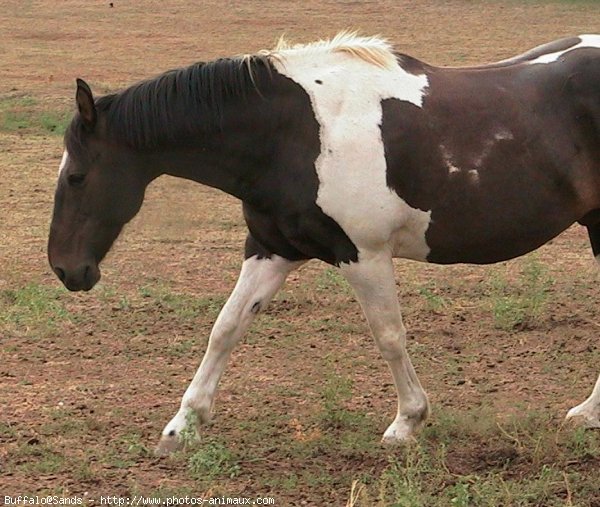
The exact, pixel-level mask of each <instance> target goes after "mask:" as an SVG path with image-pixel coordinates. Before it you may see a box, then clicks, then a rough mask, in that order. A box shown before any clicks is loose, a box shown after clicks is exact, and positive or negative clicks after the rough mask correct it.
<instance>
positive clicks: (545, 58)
mask: <svg viewBox="0 0 600 507" xmlns="http://www.w3.org/2000/svg"><path fill="white" fill-rule="evenodd" d="M578 38H579V40H580V41H581V42H579V43H577V44H575V45H574V46H571V47H570V48H567V49H563V50H561V51H556V52H554V53H548V54H545V55H542V56H538V57H537V58H536V59H535V60H531V61H530V62H528V63H529V64H530V65H531V64H535V63H553V62H556V61H557V60H558V59H559V58H560V57H561V56H562V55H564V54H565V53H569V52H571V51H573V50H575V49H578V48H600V35H592V34H585V35H579V36H578Z"/></svg>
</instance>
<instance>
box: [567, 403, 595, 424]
mask: <svg viewBox="0 0 600 507" xmlns="http://www.w3.org/2000/svg"><path fill="white" fill-rule="evenodd" d="M566 418H567V419H574V420H575V421H576V422H577V423H579V424H581V426H583V427H584V428H600V406H595V407H589V406H587V404H586V403H582V404H581V405H577V406H576V407H574V408H572V409H571V410H569V412H568V413H567V417H566Z"/></svg>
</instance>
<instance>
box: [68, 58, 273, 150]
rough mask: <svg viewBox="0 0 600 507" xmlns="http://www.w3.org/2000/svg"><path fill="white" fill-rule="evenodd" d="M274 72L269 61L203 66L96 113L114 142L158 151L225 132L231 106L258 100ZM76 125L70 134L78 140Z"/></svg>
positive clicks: (105, 102) (152, 83)
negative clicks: (250, 98) (202, 135)
mask: <svg viewBox="0 0 600 507" xmlns="http://www.w3.org/2000/svg"><path fill="white" fill-rule="evenodd" d="M271 72H272V67H271V64H270V63H269V61H268V58H267V57H265V56H250V57H245V58H234V59H229V58H226V59H225V58H224V59H219V60H215V61H212V62H208V63H204V62H199V63H195V64H193V65H190V66H189V67H185V68H181V69H174V70H171V71H167V72H165V73H163V74H161V75H159V76H157V77H155V78H152V79H148V80H145V81H142V82H140V83H137V84H135V85H133V86H131V87H129V88H127V89H125V90H123V91H121V92H119V93H116V94H112V95H106V96H104V97H101V98H99V99H98V100H97V101H96V108H97V109H98V111H99V112H100V114H101V115H102V116H103V117H104V118H105V119H106V126H107V129H108V132H109V135H110V136H111V137H114V138H116V139H118V140H119V141H120V142H124V143H126V144H127V145H129V146H131V147H132V148H145V147H147V148H152V147H158V146H160V145H161V144H164V143H166V142H172V141H174V140H176V139H180V138H186V137H187V138H189V137H190V136H194V135H197V134H199V133H202V132H210V131H214V130H215V129H218V128H220V127H221V122H222V117H223V109H224V105H225V104H226V103H227V101H228V100H230V99H232V98H236V97H241V98H246V97H247V96H248V95H249V94H250V93H255V94H257V93H258V94H259V93H260V92H259V85H260V83H262V82H264V78H265V77H270V75H271ZM76 123H80V122H79V121H78V118H77V117H76V119H75V120H74V122H73V125H72V126H71V129H70V132H71V133H72V134H75V137H79V136H78V135H77V133H78V132H80V126H78V125H75V124H76ZM72 141H74V142H75V143H77V139H72ZM77 144H79V143H77Z"/></svg>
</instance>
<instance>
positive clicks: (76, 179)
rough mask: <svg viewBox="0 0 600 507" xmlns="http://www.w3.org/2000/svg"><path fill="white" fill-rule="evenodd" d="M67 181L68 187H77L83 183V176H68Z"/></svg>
mask: <svg viewBox="0 0 600 507" xmlns="http://www.w3.org/2000/svg"><path fill="white" fill-rule="evenodd" d="M67 181H68V182H69V185H71V186H73V187H78V186H80V185H81V184H82V183H83V182H84V181H85V174H78V173H76V174H69V176H68V177H67Z"/></svg>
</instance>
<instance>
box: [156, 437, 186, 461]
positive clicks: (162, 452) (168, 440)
mask: <svg viewBox="0 0 600 507" xmlns="http://www.w3.org/2000/svg"><path fill="white" fill-rule="evenodd" d="M180 448H181V443H180V442H179V440H177V437H176V436H175V435H173V436H170V435H163V436H161V437H160V440H159V442H158V445H157V446H156V449H154V455H155V456H158V457H162V456H169V455H171V454H173V453H174V452H175V451H177V450H178V449H180Z"/></svg>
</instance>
